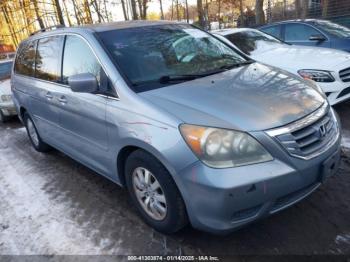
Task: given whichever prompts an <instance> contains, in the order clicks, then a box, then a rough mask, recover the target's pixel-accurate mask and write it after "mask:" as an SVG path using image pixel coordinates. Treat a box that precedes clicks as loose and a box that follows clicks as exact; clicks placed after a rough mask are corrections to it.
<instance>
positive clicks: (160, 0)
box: [159, 0, 187, 20]
mask: <svg viewBox="0 0 350 262" xmlns="http://www.w3.org/2000/svg"><path fill="white" fill-rule="evenodd" d="M186 3H187V0H186ZM159 7H160V19H161V20H164V12H163V3H162V0H159Z"/></svg>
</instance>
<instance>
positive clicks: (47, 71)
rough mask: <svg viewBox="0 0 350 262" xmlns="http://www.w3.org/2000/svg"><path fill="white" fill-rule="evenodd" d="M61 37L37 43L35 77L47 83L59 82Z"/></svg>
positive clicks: (41, 40)
mask: <svg viewBox="0 0 350 262" xmlns="http://www.w3.org/2000/svg"><path fill="white" fill-rule="evenodd" d="M63 39H64V38H63V37H62V36H53V37H46V38H42V39H40V40H39V42H38V48H37V52H36V61H35V77H37V78H39V79H43V80H47V81H52V82H58V81H60V80H61V50H62V44H63Z"/></svg>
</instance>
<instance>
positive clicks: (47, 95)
mask: <svg viewBox="0 0 350 262" xmlns="http://www.w3.org/2000/svg"><path fill="white" fill-rule="evenodd" d="M45 96H46V98H47V99H48V100H51V99H52V98H53V95H52V94H51V92H47V93H46V95H45Z"/></svg>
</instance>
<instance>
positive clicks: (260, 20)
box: [255, 0, 265, 25]
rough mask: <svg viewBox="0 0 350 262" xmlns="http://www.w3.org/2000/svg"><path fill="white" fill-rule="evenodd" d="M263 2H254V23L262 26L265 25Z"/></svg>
mask: <svg viewBox="0 0 350 262" xmlns="http://www.w3.org/2000/svg"><path fill="white" fill-rule="evenodd" d="M263 8H264V0H255V23H256V24H257V25H262V24H264V23H265V14H264V9H263Z"/></svg>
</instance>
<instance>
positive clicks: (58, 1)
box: [0, 0, 350, 47]
mask: <svg viewBox="0 0 350 262" xmlns="http://www.w3.org/2000/svg"><path fill="white" fill-rule="evenodd" d="M166 1H167V2H166ZM188 1H189V0H1V1H0V45H1V44H2V45H3V44H7V45H13V46H14V47H17V46H18V44H19V43H20V42H21V40H22V39H24V38H26V37H28V36H29V35H30V34H31V33H33V32H35V31H37V30H40V29H44V28H47V27H50V26H54V25H64V26H73V25H83V24H92V23H104V22H111V21H116V20H137V19H152V20H157V19H167V20H178V21H184V22H187V23H189V22H194V23H196V24H198V25H199V26H201V27H203V28H210V26H211V24H212V22H216V23H217V24H218V27H219V28H222V27H229V26H253V25H260V24H263V23H265V22H271V21H273V20H282V19H287V18H288V19H290V18H306V17H310V16H311V17H315V16H319V17H324V18H328V17H331V16H332V15H334V14H337V13H339V14H340V13H341V12H343V13H344V12H345V13H346V14H348V15H349V14H350V3H349V0H332V1H331V0H195V1H192V2H191V3H189V2H188ZM151 3H152V4H153V5H156V6H158V7H159V9H158V10H159V11H158V12H154V11H152V12H149V5H150V4H151ZM165 6H166V8H164V7H165ZM315 10H316V11H317V13H316V11H315ZM314 11H315V13H312V12H314Z"/></svg>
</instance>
